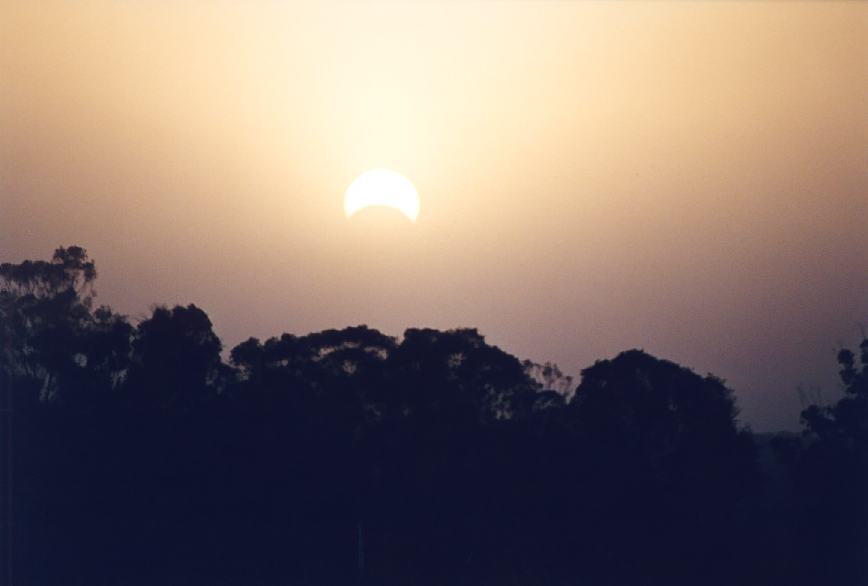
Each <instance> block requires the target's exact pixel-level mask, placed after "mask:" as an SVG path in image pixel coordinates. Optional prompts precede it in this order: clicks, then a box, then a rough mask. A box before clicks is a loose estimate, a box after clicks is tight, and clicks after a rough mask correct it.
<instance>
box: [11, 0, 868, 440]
mask: <svg viewBox="0 0 868 586" xmlns="http://www.w3.org/2000/svg"><path fill="white" fill-rule="evenodd" d="M0 6H2V9H0V10H2V13H0V260H3V261H18V260H22V259H24V258H47V257H48V256H49V255H50V254H51V252H52V250H53V249H54V247H56V246H58V245H61V244H73V243H76V244H80V245H82V246H85V247H86V248H87V249H88V251H89V252H90V253H91V256H93V257H94V258H95V259H96V261H97V267H98V269H99V271H100V274H101V276H100V279H99V281H98V285H97V290H98V291H99V301H101V302H103V303H109V304H111V305H112V306H114V307H115V308H117V309H119V310H121V311H123V312H127V313H129V314H130V315H132V316H134V317H135V316H142V315H144V314H145V313H146V312H147V310H148V307H149V305H150V304H151V303H154V302H165V303H188V302H195V303H197V304H198V305H200V306H201V307H203V308H204V309H205V310H206V311H208V312H209V314H210V315H211V317H212V320H213V321H214V323H215V327H216V329H217V331H218V333H219V334H220V335H221V337H222V338H223V339H224V342H226V343H227V344H228V345H234V344H235V343H237V342H239V341H240V340H242V339H243V338H245V337H247V336H249V335H256V336H260V337H267V336H269V335H276V334H279V333H281V332H283V331H290V332H294V333H304V332H307V331H311V330H318V329H322V328H327V327H342V326H345V325H351V324H358V323H367V324H369V325H371V326H373V327H378V328H380V329H382V330H384V331H386V332H387V333H391V334H400V333H401V332H402V331H403V329H404V328H405V327H408V326H432V327H439V328H447V327H455V326H462V325H468V326H476V327H479V328H480V330H481V331H482V332H483V333H484V334H486V335H487V336H488V338H489V340H490V341H491V342H493V343H495V344H498V345H500V346H502V347H504V348H505V349H506V350H508V351H510V352H512V353H514V354H516V355H518V356H520V357H523V358H524V357H527V358H532V359H536V360H547V359H551V360H555V361H557V362H558V363H559V364H560V365H561V367H562V368H563V369H564V370H566V371H568V372H572V373H577V372H578V370H579V369H580V368H582V367H584V366H587V365H589V364H590V363H591V362H593V360H594V359H597V358H603V357H608V356H611V355H613V354H614V353H616V352H617V351H619V350H622V349H626V348H629V347H643V348H645V349H646V350H648V351H650V352H652V353H655V354H658V355H661V356H663V357H667V358H670V359H673V360H676V361H678V362H681V363H683V364H685V365H688V366H691V367H693V368H695V369H696V370H698V371H700V372H706V371H712V372H714V373H715V374H718V375H720V376H722V377H724V378H726V379H727V380H728V381H729V383H730V384H731V386H733V387H734V388H735V389H736V391H737V393H738V398H739V403H740V405H741V406H742V408H743V415H744V419H745V420H746V421H748V422H750V423H752V424H753V425H754V427H755V428H756V429H760V430H762V429H770V428H781V427H794V426H795V425H796V424H797V416H798V410H799V401H798V398H797V395H796V391H795V387H796V385H798V384H801V385H804V386H810V385H813V384H817V385H822V386H823V387H824V394H825V396H826V397H828V398H829V399H831V398H834V396H835V392H836V386H835V378H834V377H835V371H836V366H835V363H834V354H835V349H836V347H837V346H838V345H839V344H841V343H845V344H851V345H852V344H854V343H856V342H857V340H858V334H859V330H858V325H859V323H865V320H868V246H866V240H865V238H866V234H868V230H866V228H868V5H866V4H860V3H856V2H851V3H820V2H816V3H786V2H755V3H753V2H708V3H692V2H673V3H667V2H650V3H640V2H615V3H605V2H528V3H523V2H504V3H498V2H462V1H457V0H453V1H434V0H430V1H420V2H403V3H399V2H384V3H373V2H344V3H335V4H328V3H304V4H303V3H290V2H287V3H284V2H245V3H228V2H216V1H215V2H184V3H172V2H143V1H142V2H133V1H126V2H120V1H118V2H75V3H73V2H45V3H34V2H25V1H21V2H8V1H7V2H3V3H2V4H0ZM372 167H387V168H392V169H395V170H397V171H400V172H401V173H403V174H405V175H406V176H407V177H409V178H410V179H411V180H412V181H413V182H414V183H415V185H416V187H417V189H418V191H419V194H420V196H421V200H422V210H421V214H420V216H419V220H418V222H417V223H416V224H415V225H411V224H410V223H409V222H407V221H406V220H405V219H404V218H403V217H402V216H400V215H399V214H398V213H397V212H394V211H388V210H369V211H366V212H364V213H362V214H360V215H358V216H356V217H354V218H353V220H351V221H348V220H346V218H345V217H344V215H343V211H342V196H343V192H344V190H345V189H346V187H347V185H349V183H350V182H351V181H352V179H353V178H354V177H356V176H357V175H358V174H359V173H361V172H363V171H365V170H367V169H369V168H372Z"/></svg>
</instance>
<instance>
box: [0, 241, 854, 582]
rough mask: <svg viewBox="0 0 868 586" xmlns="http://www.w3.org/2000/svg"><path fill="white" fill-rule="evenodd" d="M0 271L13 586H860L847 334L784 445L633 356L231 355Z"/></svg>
mask: <svg viewBox="0 0 868 586" xmlns="http://www.w3.org/2000/svg"><path fill="white" fill-rule="evenodd" d="M96 274H97V273H96V268H95V264H94V262H93V261H92V260H91V259H90V258H89V257H88V255H87V253H86V251H85V250H84V249H83V248H81V247H78V246H70V247H66V248H59V249H57V250H56V251H55V253H54V255H53V257H52V258H51V259H50V260H47V261H41V260H40V261H24V262H22V263H5V264H2V265H0V376H2V379H0V380H2V387H3V388H2V391H3V392H2V395H3V401H4V404H3V409H2V411H3V419H2V423H3V425H4V427H5V430H4V434H3V435H2V437H3V438H4V441H5V442H6V444H7V445H6V446H5V448H4V450H3V451H2V455H3V458H4V462H3V464H4V465H3V470H4V471H6V472H7V473H6V475H5V476H4V477H3V483H2V484H3V488H4V490H5V495H6V500H7V504H8V507H5V509H6V510H5V511H4V514H5V515H6V521H7V526H8V527H9V528H10V533H11V535H10V536H9V537H8V538H7V543H6V547H7V555H6V556H5V560H4V561H5V563H6V564H7V570H8V573H6V574H5V575H6V576H14V582H15V584H16V586H17V585H23V586H49V585H52V586H53V585H64V586H76V585H85V584H87V585H93V584H104V585H107V586H114V585H119V586H120V585H131V586H138V585H142V586H151V585H154V584H172V585H198V584H217V585H220V584H225V585H237V584H245V585H250V586H257V585H261V586H272V585H275V586H276V585H288V584H304V585H332V584H372V585H373V584H382V585H387V584H388V585H391V584H395V585H399V584H400V585H404V584H420V585H429V584H430V585H443V584H459V585H461V584H468V585H470V584H473V585H487V584H492V585H494V584H507V585H510V584H515V585H522V586H525V585H527V586H533V585H537V584H538V585H546V586H556V585H562V584H563V585H566V584H578V585H589V586H597V585H600V586H602V585H612V586H621V585H640V584H643V585H644V584H647V585H657V584H660V585H664V584H665V585H678V584H685V585H686V584H691V585H693V584H706V585H711V586H714V585H720V586H725V585H732V584H743V585H749V584H757V585H760V584H763V585H772V584H789V585H800V584H824V585H825V584H828V585H836V584H839V585H858V584H868V339H864V340H862V341H861V344H860V346H859V348H858V352H856V353H854V352H852V351H850V350H847V349H842V350H841V351H840V353H839V354H838V362H839V365H840V375H841V382H842V386H843V388H844V391H845V393H844V396H843V398H842V399H841V400H840V401H838V402H837V403H836V404H834V405H829V406H817V405H813V406H810V407H808V408H807V409H806V410H805V411H804V412H803V413H802V422H803V426H804V429H803V432H802V433H801V434H777V435H762V434H753V433H752V432H751V431H750V429H749V428H747V427H744V426H742V425H741V424H739V422H738V419H737V408H736V404H735V399H734V397H733V393H732V391H731V390H730V389H729V388H727V386H726V385H725V383H724V381H723V380H721V379H719V378H717V377H715V376H712V375H706V376H702V375H699V374H697V373H695V372H693V371H692V370H690V369H688V368H685V367H682V366H680V365H678V364H675V363H673V362H670V361H667V360H662V359H659V358H656V357H654V356H651V355H649V354H647V353H645V352H643V351H641V350H628V351H625V352H622V353H621V354H619V355H617V356H616V357H614V358H612V359H607V360H599V361H597V362H595V363H594V364H593V365H591V366H589V367H587V368H585V369H584V370H582V372H581V377H580V379H579V380H578V381H573V380H572V379H571V378H569V377H567V376H565V375H563V373H561V372H560V370H559V369H558V368H557V367H556V366H555V365H552V364H543V365H539V364H532V363H530V362H527V361H524V362H523V361H521V360H519V359H518V358H516V357H515V356H512V355H510V354H509V353H507V352H504V351H503V350H501V349H500V348H498V347H496V346H493V345H491V344H489V343H487V342H486V340H485V338H484V337H483V336H482V335H480V333H479V332H478V331H477V330H475V329H454V330H448V331H441V330H434V329H420V328H413V329H408V330H406V331H405V332H404V334H403V336H401V337H400V338H395V337H392V336H388V335H385V334H383V333H381V332H379V331H377V330H375V329H372V328H368V327H366V326H356V327H348V328H345V329H341V330H326V331H322V332H316V333H311V334H307V335H302V336H297V335H293V334H288V333H286V334H283V335H281V336H279V337H273V338H269V339H267V340H264V341H262V340H258V339H256V338H250V339H248V340H246V341H245V342H242V343H241V344H238V345H237V346H235V347H234V348H232V349H231V350H229V352H228V354H226V355H227V356H228V360H224V359H223V356H224V348H223V345H222V343H221V341H220V339H219V338H218V337H217V336H216V335H215V333H214V331H213V329H212V324H211V321H210V319H209V318H208V316H207V314H206V313H205V312H204V311H203V310H201V309H200V308H198V307H197V306H195V305H187V306H175V307H163V306H158V307H155V308H154V309H153V310H152V312H151V313H150V315H149V316H148V317H147V318H145V319H143V320H141V321H140V322H139V323H133V322H131V321H130V320H129V319H128V318H127V317H125V316H123V315H120V314H118V313H116V312H114V311H113V310H112V309H110V308H108V307H105V306H99V307H97V306H95V303H94V299H95V292H94V287H93V285H94V282H95V279H96Z"/></svg>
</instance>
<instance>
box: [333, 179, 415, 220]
mask: <svg viewBox="0 0 868 586" xmlns="http://www.w3.org/2000/svg"><path fill="white" fill-rule="evenodd" d="M371 206H385V207H389V208H394V209H396V210H398V211H399V212H401V213H402V214H404V215H405V216H407V218H408V219H409V220H410V221H411V222H413V223H415V222H416V218H418V217H419V194H418V193H416V188H415V187H413V184H412V183H411V182H410V180H409V179H407V178H406V177H404V176H403V175H401V174H400V173H396V172H395V171H390V170H389V169H371V170H370V171H365V172H364V173H362V174H361V175H359V176H358V177H356V179H355V180H354V181H353V182H352V183H351V184H350V186H349V187H347V191H346V193H345V194H344V213H346V215H347V217H348V218H349V217H352V215H353V214H355V213H356V212H357V211H359V210H361V209H364V208H367V207H371Z"/></svg>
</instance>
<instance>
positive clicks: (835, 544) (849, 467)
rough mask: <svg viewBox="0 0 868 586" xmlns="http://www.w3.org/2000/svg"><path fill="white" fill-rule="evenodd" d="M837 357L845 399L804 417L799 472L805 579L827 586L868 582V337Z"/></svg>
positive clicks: (809, 411)
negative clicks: (852, 349)
mask: <svg viewBox="0 0 868 586" xmlns="http://www.w3.org/2000/svg"><path fill="white" fill-rule="evenodd" d="M859 348H860V353H859V357H858V360H857V357H856V355H855V354H854V353H853V352H852V351H851V350H849V349H846V348H845V349H842V350H841V351H840V352H839V353H838V364H839V365H840V367H841V369H840V371H839V374H840V378H841V382H842V384H843V387H844V396H843V397H842V398H841V399H840V400H839V401H838V402H837V403H836V404H835V405H832V406H827V407H823V406H818V405H812V406H810V407H808V408H807V409H805V410H804V411H803V412H802V422H803V423H804V425H805V434H804V435H805V443H806V444H807V447H806V449H805V450H804V453H803V456H802V461H801V463H800V466H799V468H798V472H797V488H798V491H799V494H800V497H801V499H802V502H801V508H802V511H803V518H802V523H803V526H802V530H803V536H802V537H803V539H802V543H803V545H804V547H805V551H803V552H802V559H805V560H809V561H810V562H813V564H808V567H806V568H805V574H806V575H808V576H812V577H814V578H815V579H817V580H822V581H823V582H824V583H826V584H841V585H843V584H864V583H866V582H868V556H866V555H865V552H866V551H868V499H866V498H865V495H866V494H868V338H865V339H863V340H862V342H861V344H860V346H859Z"/></svg>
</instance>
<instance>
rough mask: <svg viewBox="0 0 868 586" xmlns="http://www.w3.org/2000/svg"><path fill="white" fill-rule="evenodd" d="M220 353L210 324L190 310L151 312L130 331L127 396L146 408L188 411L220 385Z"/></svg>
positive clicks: (192, 307)
mask: <svg viewBox="0 0 868 586" xmlns="http://www.w3.org/2000/svg"><path fill="white" fill-rule="evenodd" d="M221 349H222V344H221V342H220V339H219V338H218V337H217V335H216V334H215V333H214V331H213V329H212V325H211V320H210V319H209V318H208V315H207V314H206V313H205V312H204V311H202V310H201V309H199V308H198V307H196V306H195V305H193V304H190V305H188V306H186V307H183V306H180V305H178V306H175V307H173V308H171V309H169V308H167V307H156V308H155V309H154V310H153V314H152V315H151V317H150V318H148V319H146V320H144V321H143V322H141V323H140V324H139V326H138V327H137V328H136V331H135V336H134V339H133V352H132V367H131V369H130V381H129V384H130V387H131V392H132V393H134V395H135V397H136V400H137V401H142V402H144V404H147V405H151V406H159V407H161V408H168V409H179V410H181V411H185V410H190V409H193V408H195V407H196V406H197V405H200V404H202V403H203V402H205V401H207V400H208V399H209V398H211V397H213V396H214V395H216V394H217V393H218V392H219V390H220V389H221V386H222V384H223V383H224V382H225V381H224V378H223V377H224V375H225V374H226V369H225V367H224V365H223V363H222V361H221V359H220V351H221Z"/></svg>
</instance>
